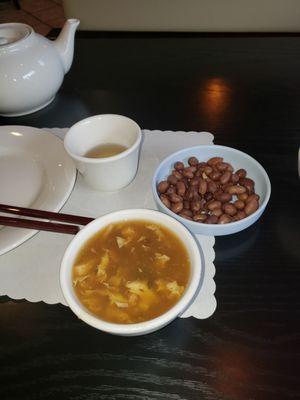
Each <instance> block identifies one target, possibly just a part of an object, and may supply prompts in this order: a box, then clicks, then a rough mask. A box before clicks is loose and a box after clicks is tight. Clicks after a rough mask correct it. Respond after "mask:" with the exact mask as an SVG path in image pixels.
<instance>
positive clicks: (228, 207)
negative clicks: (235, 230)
mask: <svg viewBox="0 0 300 400" xmlns="http://www.w3.org/2000/svg"><path fill="white" fill-rule="evenodd" d="M223 210H224V212H225V214H227V215H230V216H233V215H235V214H236V213H237V209H236V208H235V206H234V205H233V204H231V203H225V204H224V205H223Z"/></svg>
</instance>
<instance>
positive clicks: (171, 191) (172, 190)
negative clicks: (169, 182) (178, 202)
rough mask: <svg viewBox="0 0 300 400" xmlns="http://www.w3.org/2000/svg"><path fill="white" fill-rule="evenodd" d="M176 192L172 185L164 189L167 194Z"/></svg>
mask: <svg viewBox="0 0 300 400" xmlns="http://www.w3.org/2000/svg"><path fill="white" fill-rule="evenodd" d="M173 193H176V189H175V187H174V186H170V187H169V188H168V190H167V191H166V194H167V195H168V196H169V195H170V194H173Z"/></svg>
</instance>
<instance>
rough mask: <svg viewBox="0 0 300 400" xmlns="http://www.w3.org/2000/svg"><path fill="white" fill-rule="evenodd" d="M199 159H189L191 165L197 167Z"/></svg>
mask: <svg viewBox="0 0 300 400" xmlns="http://www.w3.org/2000/svg"><path fill="white" fill-rule="evenodd" d="M198 162H199V161H198V158H196V157H190V158H189V159H188V163H189V164H190V165H197V164H198Z"/></svg>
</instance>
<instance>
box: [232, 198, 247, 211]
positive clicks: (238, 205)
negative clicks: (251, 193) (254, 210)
mask: <svg viewBox="0 0 300 400" xmlns="http://www.w3.org/2000/svg"><path fill="white" fill-rule="evenodd" d="M233 205H234V207H235V208H236V209H237V210H242V209H243V208H244V207H245V203H244V202H243V201H242V200H236V201H235V202H234V203H233Z"/></svg>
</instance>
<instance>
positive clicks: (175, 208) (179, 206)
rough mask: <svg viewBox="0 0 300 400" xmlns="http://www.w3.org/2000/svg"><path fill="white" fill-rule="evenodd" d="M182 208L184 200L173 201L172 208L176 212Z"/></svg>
mask: <svg viewBox="0 0 300 400" xmlns="http://www.w3.org/2000/svg"><path fill="white" fill-rule="evenodd" d="M182 209H183V203H182V201H179V202H178V203H173V204H172V206H171V210H172V211H173V212H174V213H176V214H178V213H180V211H181V210H182Z"/></svg>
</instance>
